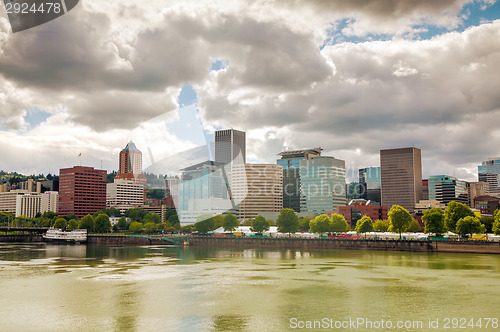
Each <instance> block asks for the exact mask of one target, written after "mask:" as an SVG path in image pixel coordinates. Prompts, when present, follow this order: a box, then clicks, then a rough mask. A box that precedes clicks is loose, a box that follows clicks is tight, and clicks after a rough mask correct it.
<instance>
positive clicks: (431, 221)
mask: <svg viewBox="0 0 500 332" xmlns="http://www.w3.org/2000/svg"><path fill="white" fill-rule="evenodd" d="M422 220H423V221H424V222H425V228H424V232H425V233H434V234H436V235H437V236H441V235H442V234H443V233H444V232H445V227H444V212H443V210H441V209H440V208H432V209H428V210H425V211H424V215H423V216H422Z"/></svg>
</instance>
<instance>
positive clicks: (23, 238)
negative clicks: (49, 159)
mask: <svg viewBox="0 0 500 332" xmlns="http://www.w3.org/2000/svg"><path fill="white" fill-rule="evenodd" d="M178 240H179V239H178ZM182 241H184V240H182ZM1 242H11V243H12V242H17V243H35V242H42V236H41V235H35V234H17V235H13V234H4V235H0V243H1ZM88 243H89V244H102V245H118V246H119V245H173V244H174V243H172V242H168V241H165V240H162V239H161V238H156V239H155V238H154V237H149V238H148V237H142V236H120V235H118V236H117V235H89V236H88ZM189 245H191V246H219V247H234V248H287V249H350V250H389V251H413V252H447V253H470V254H500V243H498V242H484V241H470V242H465V243H464V242H459V241H456V242H446V241H430V240H425V241H423V240H372V239H366V240H365V239H356V240H353V239H299V238H256V237H252V238H251V237H210V236H190V237H189Z"/></svg>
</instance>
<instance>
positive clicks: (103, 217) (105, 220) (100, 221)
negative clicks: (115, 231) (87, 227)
mask: <svg viewBox="0 0 500 332" xmlns="http://www.w3.org/2000/svg"><path fill="white" fill-rule="evenodd" d="M110 229H111V222H110V221H109V216H108V215H107V214H106V213H101V214H99V215H98V216H97V217H96V218H95V219H94V230H95V231H96V232H97V233H105V232H109V230H110Z"/></svg>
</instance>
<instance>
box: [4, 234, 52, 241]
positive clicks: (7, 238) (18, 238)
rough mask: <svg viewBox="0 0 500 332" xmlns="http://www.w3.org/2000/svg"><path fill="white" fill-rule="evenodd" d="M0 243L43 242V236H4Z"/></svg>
mask: <svg viewBox="0 0 500 332" xmlns="http://www.w3.org/2000/svg"><path fill="white" fill-rule="evenodd" d="M0 242H42V236H41V235H36V234H2V235H0Z"/></svg>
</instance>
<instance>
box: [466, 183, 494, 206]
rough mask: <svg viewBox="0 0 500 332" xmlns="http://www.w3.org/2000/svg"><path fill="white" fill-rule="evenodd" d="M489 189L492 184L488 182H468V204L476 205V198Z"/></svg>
mask: <svg viewBox="0 0 500 332" xmlns="http://www.w3.org/2000/svg"><path fill="white" fill-rule="evenodd" d="M489 191H490V185H489V183H487V182H467V196H468V198H469V202H468V205H469V206H470V207H471V208H472V207H474V199H475V198H476V197H478V196H484V195H486V194H487V193H488V192H489Z"/></svg>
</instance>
